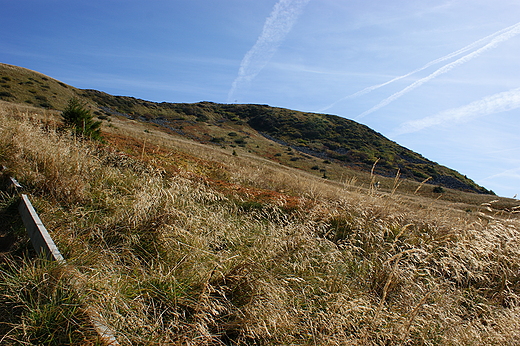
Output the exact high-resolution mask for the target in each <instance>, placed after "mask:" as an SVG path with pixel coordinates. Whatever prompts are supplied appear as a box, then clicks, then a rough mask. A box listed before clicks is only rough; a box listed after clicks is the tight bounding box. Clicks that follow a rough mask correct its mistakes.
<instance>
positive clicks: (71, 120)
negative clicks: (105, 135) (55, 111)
mask: <svg viewBox="0 0 520 346" xmlns="http://www.w3.org/2000/svg"><path fill="white" fill-rule="evenodd" d="M61 117H62V119H63V121H64V122H65V126H68V127H71V128H72V129H73V130H74V131H75V132H76V133H78V134H80V135H82V136H85V137H88V138H92V139H101V130H100V126H101V121H94V120H93V119H92V118H93V117H92V114H90V110H89V109H87V108H86V106H85V105H84V104H82V103H81V102H80V101H79V100H78V99H76V98H71V99H70V100H69V103H68V104H67V107H66V108H65V109H64V110H63V112H62V114H61Z"/></svg>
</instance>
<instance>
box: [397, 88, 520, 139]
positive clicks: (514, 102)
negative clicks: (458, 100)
mask: <svg viewBox="0 0 520 346" xmlns="http://www.w3.org/2000/svg"><path fill="white" fill-rule="evenodd" d="M519 107H520V88H517V89H512V90H509V91H505V92H501V93H498V94H494V95H491V96H487V97H485V98H483V99H481V100H478V101H475V102H472V103H470V104H468V105H466V106H462V107H458V108H453V109H449V110H446V111H443V112H440V113H437V114H435V115H432V116H430V117H426V118H422V119H419V120H413V121H408V122H405V123H403V124H402V125H401V126H400V127H399V128H398V129H397V131H396V135H401V134H405V133H412V132H417V131H420V130H423V129H425V128H428V127H431V126H435V125H441V124H445V123H453V122H463V121H468V120H470V119H472V118H476V117H481V116H485V115H490V114H495V113H500V112H505V111H509V110H512V109H516V108H519Z"/></svg>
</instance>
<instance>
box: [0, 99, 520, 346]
mask: <svg viewBox="0 0 520 346" xmlns="http://www.w3.org/2000/svg"><path fill="white" fill-rule="evenodd" d="M57 123H58V118H57V115H56V113H53V112H51V111H42V110H41V109H36V108H30V107H21V106H16V105H13V104H7V103H1V104H0V164H3V165H6V166H8V167H9V170H10V172H9V173H10V174H12V175H15V176H16V177H17V178H18V179H19V181H20V182H21V183H22V184H23V185H24V186H26V187H27V190H26V192H27V193H29V194H30V196H31V200H32V201H33V204H34V205H35V206H36V208H37V210H38V212H39V213H40V216H41V218H42V219H43V222H44V223H45V225H46V226H47V228H48V229H49V231H50V232H51V234H52V236H53V237H54V239H55V241H56V242H57V244H58V247H59V248H60V250H61V251H62V253H63V254H64V255H65V257H66V258H67V260H68V261H69V263H72V264H73V265H74V266H76V267H77V268H78V269H79V270H80V271H81V272H82V273H83V275H84V278H83V279H84V280H85V283H86V290H87V292H88V294H87V295H86V296H81V297H78V296H76V295H74V294H73V293H71V290H70V287H69V284H68V283H67V281H66V280H65V279H64V278H63V277H62V276H61V275H60V271H59V268H57V267H56V266H55V265H52V264H49V263H45V262H42V261H39V260H38V259H37V258H35V257H34V255H33V254H32V253H31V252H30V251H29V250H28V249H29V244H28V242H27V240H26V238H25V236H24V234H23V230H22V229H21V225H20V223H19V221H17V220H16V212H15V210H14V209H13V206H15V205H16V196H15V195H13V194H10V193H7V192H1V193H0V224H2V225H3V226H4V227H5V228H4V230H3V233H4V234H3V235H2V236H3V237H4V239H5V238H9V239H11V240H10V241H9V246H8V247H5V248H3V249H2V251H3V253H2V256H1V257H0V261H1V262H0V263H1V266H0V276H1V279H0V307H1V309H2V313H1V314H0V316H1V317H0V331H1V332H0V335H3V337H2V340H1V342H0V343H5V344H19V343H30V344H63V343H67V342H70V343H73V344H89V343H90V344H92V343H95V342H96V340H95V336H94V335H93V333H92V330H91V327H90V326H89V325H88V323H87V322H86V319H85V317H84V316H83V314H82V309H81V303H82V302H84V301H87V302H89V303H90V304H91V305H93V306H95V307H97V308H99V310H100V311H102V313H103V316H104V317H105V318H106V320H107V322H108V323H109V324H110V325H111V326H112V327H113V328H114V329H115V330H116V331H117V334H118V338H119V340H120V341H121V342H122V343H123V344H159V345H163V344H190V345H195V344H196V345H210V344H211V345H215V344H228V345H234V344H236V345H247V344H258V345H280V344H293V345H315V344H330V345H344V344H357V345H383V344H385V345H397V344H405V345H434V344H440V345H505V344H509V345H513V344H518V343H519V342H520V334H519V330H520V317H519V316H520V314H519V312H520V305H519V304H520V300H519V299H520V275H519V273H520V271H519V269H520V243H519V240H520V222H519V219H518V214H517V213H516V212H515V211H516V210H518V208H516V209H515V206H516V205H517V203H518V202H517V201H513V200H506V199H500V201H499V202H492V201H490V199H491V196H485V195H476V194H463V193H461V192H456V191H448V194H452V195H451V196H452V197H453V198H454V199H455V198H456V197H457V196H458V198H461V200H463V203H462V202H461V203H460V204H459V203H453V202H448V201H442V200H437V199H432V198H430V197H428V196H429V195H430V194H431V192H428V191H424V187H422V188H421V189H420V190H419V191H418V192H417V193H416V194H414V193H413V192H412V193H409V192H408V191H410V190H413V189H414V188H416V186H410V187H407V186H405V185H406V184H412V183H409V182H404V181H401V183H402V184H401V185H399V186H397V184H396V185H395V186H394V187H395V192H394V193H391V192H390V189H389V191H388V192H385V191H382V190H374V189H366V188H364V187H363V186H361V185H360V184H358V183H356V179H355V178H354V177H350V178H348V179H346V180H347V182H346V183H338V182H334V181H329V180H325V179H322V178H320V177H317V176H315V175H312V174H309V173H306V172H304V171H302V170H299V169H294V168H291V167H286V166H283V165H280V164H278V163H276V162H273V161H270V160H266V159H264V158H263V157H261V156H257V155H255V154H254V153H253V152H249V151H250V150H251V149H248V148H247V147H245V148H244V147H239V146H237V147H236V148H233V149H230V148H222V147H219V146H216V145H210V146H208V145H203V144H200V143H197V142H194V141H191V140H188V139H186V138H185V137H183V136H181V135H178V134H176V133H168V131H163V130H162V128H161V127H156V126H154V125H153V124H152V123H146V122H139V121H135V120H129V119H127V118H124V117H117V116H113V119H112V121H111V122H109V123H105V125H104V128H103V131H104V135H105V138H106V141H107V144H96V143H90V142H84V141H81V140H78V139H77V138H74V137H72V136H70V135H69V134H67V133H63V132H57V131H56V126H57ZM206 126H207V125H206ZM235 126H236V125H235ZM236 129H237V131H236V132H237V133H240V132H239V127H237V128H236ZM226 131H227V130H226ZM231 137H234V136H231ZM260 139H261V138H259V139H258V140H259V141H260ZM259 143H260V142H259ZM272 148H273V150H274V149H280V150H281V149H282V148H284V147H283V146H281V145H279V144H277V143H273V147H272ZM231 150H235V152H236V153H237V154H238V155H233V154H232V151H231ZM285 150H286V149H285ZM251 151H252V150H251ZM284 155H286V153H284ZM423 193H424V194H423ZM468 196H471V199H469V198H468ZM484 201H485V202H490V203H488V204H485V205H481V203H482V202H484ZM515 203H516V204H515ZM461 209H462V210H461ZM466 210H467V211H466Z"/></svg>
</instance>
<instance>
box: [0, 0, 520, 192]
mask: <svg viewBox="0 0 520 346" xmlns="http://www.w3.org/2000/svg"><path fill="white" fill-rule="evenodd" d="M0 5H1V7H0V8H1V9H2V10H1V11H0V28H1V32H2V35H1V37H0V62H3V63H8V64H13V65H18V66H22V67H26V68H29V69H32V70H36V71H39V72H42V73H44V74H47V75H49V76H51V77H53V78H56V79H59V80H61V81H63V82H65V83H68V84H71V85H73V86H76V87H79V88H90V89H97V90H102V91H105V92H108V93H111V94H115V95H127V96H134V97H138V98H142V99H146V100H151V101H168V102H198V101H213V102H219V103H227V102H237V103H260V104H269V105H271V106H278V107H285V108H291V109H296V110H301V111H308V112H321V113H330V114H336V115H339V116H342V117H345V118H349V119H354V120H356V121H358V122H361V123H363V124H366V125H368V126H370V127H371V128H373V129H374V130H376V131H378V132H380V133H382V134H383V135H385V136H386V137H388V138H390V139H392V140H394V141H396V142H398V143H399V144H401V145H404V146H406V147H407V148H410V149H412V150H414V151H416V152H419V153H421V154H422V155H424V156H426V157H427V158H429V159H431V160H433V161H436V162H438V163H440V164H443V165H445V166H448V167H450V168H454V169H456V170H458V171H459V172H461V173H462V174H465V175H467V176H468V177H470V178H472V179H473V180H475V181H476V182H477V183H479V184H481V185H483V186H485V187H486V188H488V189H491V190H493V191H495V192H496V193H497V194H498V195H501V196H505V197H513V196H514V195H515V194H519V195H520V154H519V152H520V68H519V63H520V60H519V57H520V54H519V53H520V2H519V1H518V0H500V1H491V0H472V1H469V0H438V1H431V0H428V1H427V0H414V1H411V0H406V1H404V0H392V1H383V0H348V1H347V0H272V1H271V0H269V1H268V0H219V1H216V0H214V1H209V0H206V1H202V0H170V1H162V0H150V1H142V0H140V1H137V0H102V1H101V0H89V1H70V0H46V1H43V0H0Z"/></svg>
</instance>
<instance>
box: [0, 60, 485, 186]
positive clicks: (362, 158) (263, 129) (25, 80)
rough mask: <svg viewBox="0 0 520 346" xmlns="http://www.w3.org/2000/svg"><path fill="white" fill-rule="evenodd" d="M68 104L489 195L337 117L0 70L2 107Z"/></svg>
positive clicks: (337, 175) (283, 157)
mask: <svg viewBox="0 0 520 346" xmlns="http://www.w3.org/2000/svg"><path fill="white" fill-rule="evenodd" d="M72 96H76V97H79V98H81V99H82V100H84V101H85V102H87V103H88V104H89V105H90V107H91V109H92V110H93V111H94V113H95V114H96V115H97V116H99V117H101V118H102V119H104V120H107V119H108V120H110V118H111V117H113V116H114V115H118V114H119V115H125V116H128V117H132V118H134V119H137V120H140V121H148V122H152V123H155V124H156V125H157V126H161V127H164V128H168V129H169V130H170V132H171V133H177V134H180V135H182V136H184V137H186V138H190V139H195V140H197V141H199V142H202V143H213V144H215V145H218V146H221V147H228V148H246V149H247V150H248V151H249V152H251V153H254V154H256V155H259V156H262V157H265V158H267V159H270V160H274V161H275V162H280V163H282V164H284V165H288V166H291V167H296V168H299V169H302V170H305V171H307V172H311V173H313V174H315V175H317V176H324V177H327V178H329V179H332V180H336V181H341V180H342V179H344V177H345V176H356V178H357V179H359V180H360V181H362V182H363V183H365V184H369V183H370V182H371V179H372V178H371V177H370V176H368V178H367V175H366V174H362V173H356V171H357V172H364V173H368V172H370V171H371V170H372V166H373V164H374V162H376V161H377V164H376V166H375V170H374V172H375V173H376V174H378V175H380V176H385V177H394V176H395V175H396V174H397V172H399V174H400V175H401V177H404V178H407V179H410V180H415V181H418V182H421V181H423V180H425V179H429V181H428V184H430V188H429V189H430V190H432V189H433V187H432V186H431V185H432V184H433V185H441V186H444V187H449V188H452V189H457V190H465V191H472V192H479V193H488V192H489V191H487V190H486V189H485V188H483V187H480V186H478V185H476V184H475V183H474V182H473V181H472V180H470V179H468V178H467V177H465V176H463V175H461V174H459V173H458V172H456V171H454V170H451V169H449V168H447V167H444V166H441V165H439V164H437V163H434V162H431V161H429V160H427V159H426V158H424V157H422V156H421V155H419V154H417V153H415V152H412V151H410V150H408V149H406V148H404V147H401V146H399V145H398V144H397V143H395V142H392V141H390V140H388V139H387V138H385V137H384V136H382V135H381V134H379V133H377V132H375V131H373V130H371V129H370V128H368V127H366V126H364V125H361V124H358V123H356V122H354V121H351V120H347V119H344V118H341V117H338V116H333V115H326V114H314V113H302V112H297V111H292V110H288V109H282V108H274V107H269V106H263V105H223V104H215V103H210V102H201V103H196V104H172V103H166V102H163V103H154V102H149V101H144V100H140V99H136V98H132V97H123V96H112V95H109V94H106V93H103V92H99V91H95V90H80V89H76V88H74V87H71V86H67V85H65V84H63V83H61V82H59V81H56V80H54V79H52V78H50V77H46V76H44V75H42V74H39V73H37V72H34V71H30V70H27V69H23V68H20V67H16V66H10V65H6V64H0V99H3V100H5V101H9V102H15V103H27V104H30V105H35V106H40V107H46V108H54V109H63V107H64V106H65V104H66V102H67V100H68V99H69V98H70V97H72ZM266 136H267V137H268V138H270V139H274V140H275V141H276V142H277V143H278V145H275V144H276V143H274V142H273V141H272V140H270V139H267V138H266ZM280 144H282V145H280ZM378 180H381V181H380V183H381V184H382V186H383V187H384V188H387V189H388V188H391V184H392V183H391V181H392V180H391V179H390V180H388V179H378ZM386 182H389V183H386ZM389 184H390V185H389Z"/></svg>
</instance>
